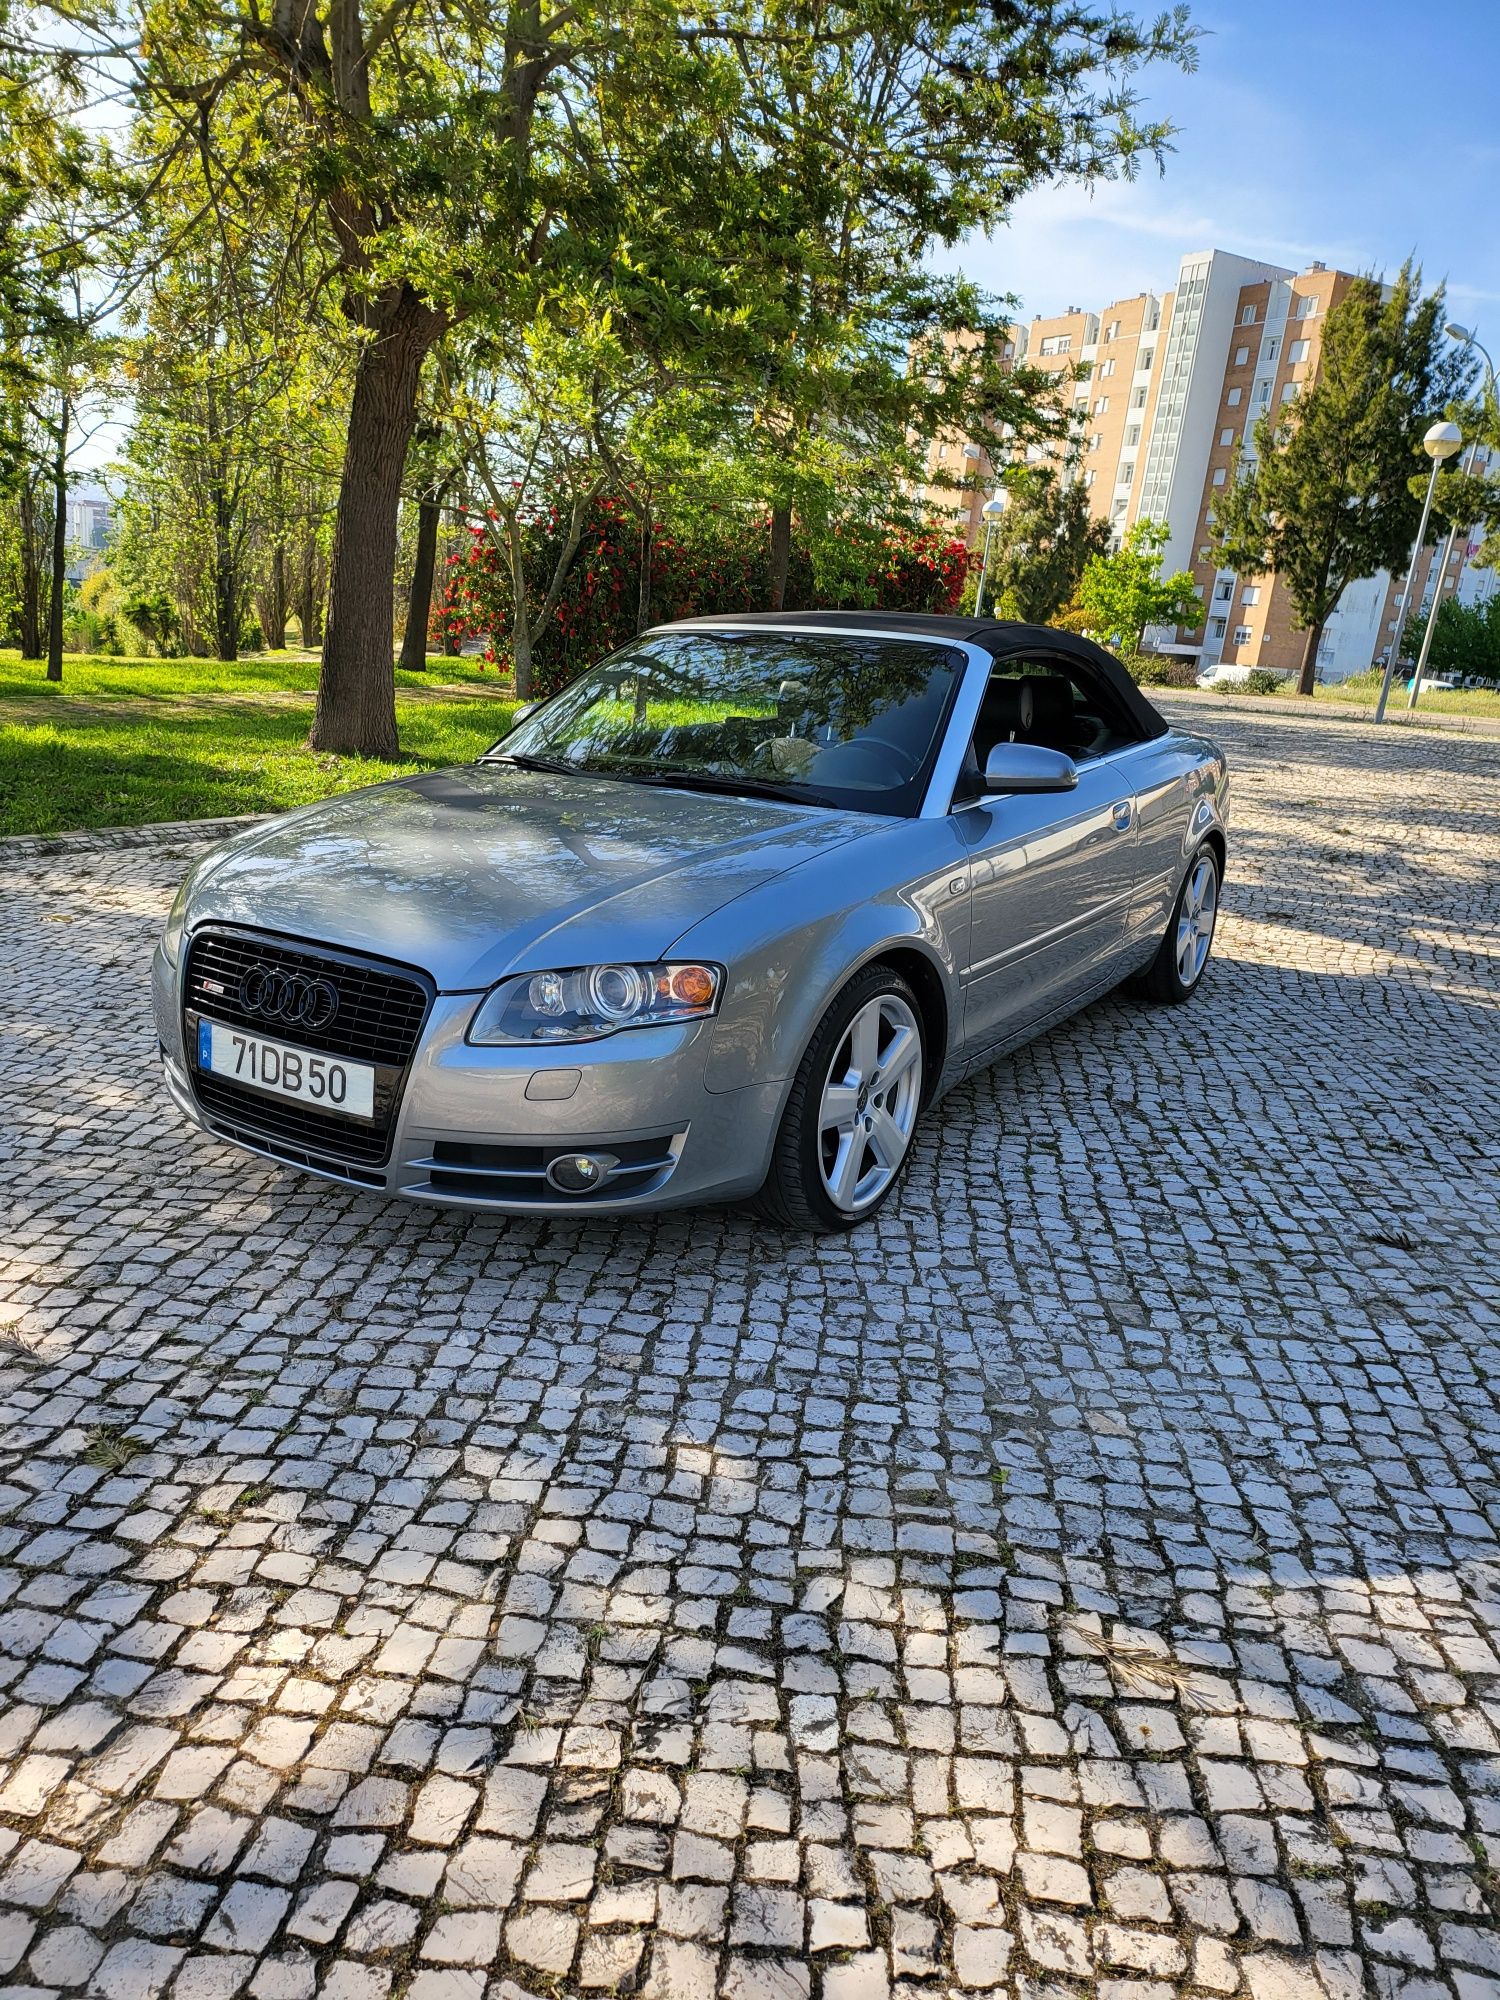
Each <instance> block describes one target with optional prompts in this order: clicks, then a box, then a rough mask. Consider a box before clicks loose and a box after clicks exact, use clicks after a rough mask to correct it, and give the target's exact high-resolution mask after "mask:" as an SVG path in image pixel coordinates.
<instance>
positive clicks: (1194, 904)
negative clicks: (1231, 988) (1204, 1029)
mask: <svg viewBox="0 0 1500 2000" xmlns="http://www.w3.org/2000/svg"><path fill="white" fill-rule="evenodd" d="M1219 877H1220V867H1219V857H1218V854H1217V852H1216V851H1215V849H1214V848H1212V847H1208V846H1204V847H1200V848H1199V849H1198V852H1197V853H1196V854H1195V855H1194V856H1193V858H1192V861H1191V862H1190V863H1189V865H1188V872H1187V876H1186V879H1185V880H1184V882H1183V885H1182V887H1181V889H1179V890H1178V892H1177V902H1176V904H1175V906H1174V907H1173V910H1172V920H1171V922H1170V923H1169V924H1168V925H1167V932H1166V936H1165V937H1164V938H1163V939H1162V941H1161V949H1160V951H1158V952H1157V954H1156V957H1155V958H1154V959H1153V960H1152V962H1151V964H1150V966H1149V967H1148V968H1147V970H1146V972H1145V973H1144V974H1143V976H1142V978H1141V981H1140V984H1141V987H1142V989H1143V990H1144V991H1145V993H1146V994H1147V995H1148V997H1149V998H1150V999H1152V1000H1165V1001H1166V1002H1168V1004H1169V1005H1175V1004H1176V1003H1177V1002H1179V1001H1182V1000H1186V999H1187V998H1188V996H1189V994H1191V993H1192V992H1194V991H1195V990H1196V988H1197V985H1198V982H1199V980H1200V979H1201V978H1202V977H1203V968H1204V966H1205V965H1207V963H1208V954H1209V952H1210V951H1211V950H1212V949H1213V942H1214V926H1215V924H1216V923H1217V922H1218V917H1219Z"/></svg>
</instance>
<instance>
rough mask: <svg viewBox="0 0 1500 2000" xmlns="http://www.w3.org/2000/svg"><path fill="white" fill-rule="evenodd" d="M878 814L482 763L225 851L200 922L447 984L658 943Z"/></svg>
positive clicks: (472, 983)
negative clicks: (364, 959)
mask: <svg viewBox="0 0 1500 2000" xmlns="http://www.w3.org/2000/svg"><path fill="white" fill-rule="evenodd" d="M887 824H889V822H888V821H886V820H884V819H880V818H873V817H870V816H869V815H866V814H862V813H848V812H837V811H830V810H827V809H826V808H820V807H816V806H803V805H793V804H786V805H783V804H781V803H780V802H779V801H776V800H765V799H741V798H733V797H727V796H723V795H719V794H710V793H704V792H688V791H678V790H675V789H673V790H666V789H662V788H658V787H655V786H646V785H637V784H629V783H625V782H622V781H619V780H614V779H606V778H590V777H585V776H579V777H571V776H568V777H564V776H553V775H552V774H550V773H547V774H542V773H540V772H529V771H521V770H518V769H516V768H515V767H514V766H513V765H507V764H498V763H497V764H468V765H463V766H460V767H458V768H456V769H453V770H448V771H435V772H432V773H430V774H428V775H425V776H422V777H417V778H403V779H398V780H395V781H394V782H392V783H390V784H386V785H376V786H372V787H371V788H370V789H369V790H367V791H360V792H349V793H345V794H344V795H343V796H342V797H339V798H333V799H328V800H325V801H324V802H323V803H322V804H320V805H316V806H308V807H304V808H302V809H301V810H299V811H297V812H294V813H289V814H287V815H285V816H284V817H282V818H280V819H277V820H275V821H273V822H272V823H271V824H270V825H267V826H262V827H257V828H256V829H254V830H253V831H252V832H250V833H247V834H241V835H238V836H237V837H236V838H235V839H234V840H233V841H232V842H231V843H230V844H229V846H228V847H227V849H226V850H225V851H224V852H223V854H222V855H221V856H220V857H219V858H218V859H217V860H216V861H215V860H211V861H210V864H209V866H208V867H207V868H206V870H205V873H204V876H203V878H202V880H201V882H200V884H199V886H198V888H197V890H196V891H195V894H194V897H193V903H192V908H191V909H190V911H189V914H188V921H189V923H190V924H197V923H201V922H203V921H205V920H209V919H211V920H213V921H216V922H221V923H234V924H248V925H251V926H253V927H254V928H256V929H259V930H271V931H282V932H286V933H289V934H290V935H292V936H294V937H306V938H312V939H318V940H320V941H322V942H324V943H328V944H337V945H342V946H345V947H347V948H349V949H351V950H360V951H370V952H375V953H378V954H379V955H380V956H382V957H386V958H396V959H402V960H405V961H406V962H407V963H408V964H415V965H420V966H422V967H424V968H425V969H426V970H427V971H428V972H430V973H431V974H432V976H433V977H434V978H435V979H436V980H437V982H438V985H439V987H440V988H443V989H446V990H448V991H458V990H463V989H466V988H474V987H481V986H487V985H489V984H490V982H491V981H492V980H495V979H498V978H501V977H503V975H504V974H505V973H506V972H508V971H511V970H519V971H525V970H537V969H539V968H541V967H542V966H544V965H548V966H566V965H587V964H592V963H595V962H596V961H600V960H608V959H627V960H629V959H637V960H650V959H653V958H657V957H659V956H660V955H661V954H662V953H663V952H665V951H666V950H667V949H668V947H669V946H670V945H671V944H672V942H673V940H674V939H675V938H678V937H680V936H681V935H682V933H683V932H684V931H685V930H687V929H688V928H689V927H690V926H691V925H693V924H695V923H697V922H699V921H700V920H701V919H702V918H703V917H705V916H707V915H708V914H709V913H710V912H711V911H712V910H715V909H717V908H718V907H719V906H720V905H721V904H723V903H726V902H729V901H730V900H731V899H732V898H734V897H736V896H741V895H743V894H744V893H745V891H746V890H747V889H753V888H755V887H757V886H758V885H759V884H760V883H762V882H767V881H769V880H770V879H771V878H772V877H773V876H776V875H779V874H781V873H783V872H784V871H785V870H786V869H788V868H795V867H796V866H797V865H798V863H799V862H801V861H805V860H807V859H808V858H809V857H810V856H812V855H814V854H819V853H823V852H826V851H827V849H829V848H830V847H837V846H840V845H842V844H843V843H844V842H846V841H850V840H854V839H857V838H858V837H859V836H860V835H861V834H865V833H868V832H871V831H873V830H874V829H875V828H877V827H880V826H884V825H887Z"/></svg>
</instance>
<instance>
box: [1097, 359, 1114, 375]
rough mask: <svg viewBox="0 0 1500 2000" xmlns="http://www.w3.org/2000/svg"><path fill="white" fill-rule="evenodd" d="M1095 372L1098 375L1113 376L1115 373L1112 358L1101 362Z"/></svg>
mask: <svg viewBox="0 0 1500 2000" xmlns="http://www.w3.org/2000/svg"><path fill="white" fill-rule="evenodd" d="M1095 372H1096V373H1097V374H1099V375H1113V374H1114V372H1115V364H1114V357H1113V356H1111V357H1110V359H1109V360H1108V361H1101V362H1100V363H1099V366H1098V368H1097V370H1096V371H1095Z"/></svg>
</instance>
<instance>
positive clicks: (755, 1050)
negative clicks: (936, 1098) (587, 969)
mask: <svg viewBox="0 0 1500 2000" xmlns="http://www.w3.org/2000/svg"><path fill="white" fill-rule="evenodd" d="M968 922H969V896H968V863H967V858H966V856H965V854H964V850H963V847H962V844H961V843H960V841H959V839H958V835H957V833H956V831H955V829H954V827H953V824H952V822H951V821H950V820H947V819H932V820H917V819H911V820H902V821H899V822H897V823H895V824H893V825H891V826H890V827H888V828H885V829H883V830H881V831H880V832H878V833H872V834H871V835H870V836H868V837H867V838H866V839H864V840H861V841H859V842H857V843H855V844H854V845H853V846H851V847H850V848H848V849H846V850H845V851H844V852H843V853H838V852H835V853H832V854H828V855H821V856H818V857H816V858H814V859H813V860H810V861H808V862H805V863H804V864H803V865H802V866H801V867H799V868H796V869H794V870H792V871H791V872H790V873H789V874H787V875H783V876H781V877H779V878H778V880H777V881H775V882H774V883H768V884H767V885H765V887H764V888H761V889H755V890H751V891H749V892H747V894H745V895H744V896H742V897H740V898H739V899H738V900H737V901H735V902H733V903H729V904H726V905H724V906H723V907H722V908H721V909H719V910H716V911H715V912H714V913H713V915H712V916H710V917H707V918H705V919H704V920H703V921H702V922H701V923H699V924H696V925H694V927H693V928H692V929H691V930H689V931H686V932H684V933H683V935H682V936H681V937H680V938H678V939H677V941H676V943H675V944H674V945H673V946H672V956H673V957H691V958H701V959H708V960H717V961H718V962H719V963H720V964H722V965H724V966H726V967H727V968H728V972H729V977H728V981H727V985H726V990H725V994H724V1000H723V1003H722V1005H721V1006H720V1009H719V1014H718V1017H717V1019H716V1021H715V1023H714V1033H713V1037H712V1041H711V1043H710V1047H709V1055H708V1064H707V1069H706V1073H705V1082H706V1084H707V1087H708V1088H709V1089H710V1090H711V1091H715V1092H719V1091H730V1090H740V1089H743V1088H744V1087H745V1086H746V1085H747V1084H763V1083H777V1082H785V1081H787V1080H788V1079H790V1078H791V1077H792V1076H793V1075H794V1074H795V1072H796V1069H797V1065H798V1063H800V1061H801V1060H802V1055H803V1051H804V1050H805V1049H806V1047H807V1045H808V1043H809V1041H810V1040H811V1039H812V1036H813V1034H814V1032H815V1030H816V1028H817V1025H818V1023H819V1021H820V1020H821V1019H822V1017H823V1015H824V1013H825V1012H826V1010H827V1008H828V1005H829V1002H830V1001H831V1000H832V998H833V996H834V994H835V993H837V992H838V990H839V988H840V987H841V986H842V985H843V984H844V982H845V981H846V980H847V979H848V978H849V977H850V976H851V974H853V973H855V972H857V971H858V970H859V968H860V967H861V966H862V965H867V964H869V963H870V962H871V961H872V960H873V959H876V958H879V957H880V956H881V955H882V954H883V953H884V952H886V951H889V950H891V949H893V948H895V949H905V950H908V951H913V952H916V953H919V954H920V955H921V956H922V958H923V959H924V960H925V961H926V962H927V963H928V965H929V966H930V967H931V968H932V971H933V974H934V976H935V977H936V979H937V980H938V981H939V982H940V983H941V987H942V991H943V997H944V1001H945V1012H946V1016H947V1019H948V1021H949V1022H950V1023H952V1022H955V1021H957V1020H959V1019H960V1018H961V1003H960V999H959V987H958V967H959V966H960V965H961V964H962V963H963V962H964V960H965V957H966V952H967V942H968V940H967V929H968ZM951 1034H952V1031H951V1027H950V1033H949V1038H950V1041H951ZM932 1053H933V1058H934V1060H935V1062H936V1064H937V1065H938V1066H939V1067H941V1066H942V1064H943V1063H944V1061H945V1059H946V1057H947V1054H948V1051H947V1050H946V1049H941V1050H934V1051H933V1052H932Z"/></svg>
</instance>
